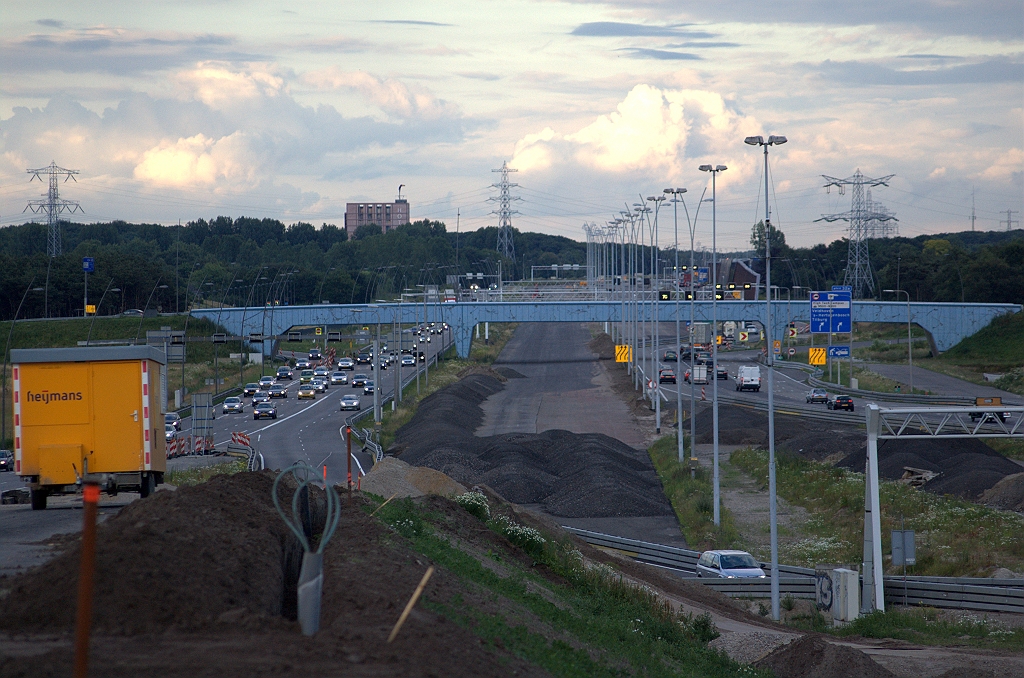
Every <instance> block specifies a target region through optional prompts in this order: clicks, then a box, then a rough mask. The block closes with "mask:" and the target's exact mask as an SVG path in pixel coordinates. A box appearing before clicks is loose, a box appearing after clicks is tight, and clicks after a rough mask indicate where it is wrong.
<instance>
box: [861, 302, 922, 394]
mask: <svg viewBox="0 0 1024 678" xmlns="http://www.w3.org/2000/svg"><path fill="white" fill-rule="evenodd" d="M882 291H883V292H887V293H889V294H896V295H900V294H905V295H907V365H908V366H909V367H910V392H911V393H913V392H914V340H913V338H912V337H911V334H910V292H908V291H906V290H882ZM897 299H899V296H897ZM851 353H852V351H851ZM851 375H852V372H851Z"/></svg>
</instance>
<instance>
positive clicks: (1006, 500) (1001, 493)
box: [980, 473, 1024, 511]
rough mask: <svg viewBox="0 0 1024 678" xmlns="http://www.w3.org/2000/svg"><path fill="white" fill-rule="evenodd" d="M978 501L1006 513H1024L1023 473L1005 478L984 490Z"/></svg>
mask: <svg viewBox="0 0 1024 678" xmlns="http://www.w3.org/2000/svg"><path fill="white" fill-rule="evenodd" d="M980 501H981V503H982V504H987V505H989V506H995V507H996V508H1001V509H1006V510H1007V511H1024V473H1015V474H1013V475H1012V476H1006V477H1005V478H1003V479H1002V480H1000V481H999V482H998V483H996V484H995V485H993V486H992V487H991V488H990V489H988V490H985V492H984V493H983V494H982V495H981V500H980Z"/></svg>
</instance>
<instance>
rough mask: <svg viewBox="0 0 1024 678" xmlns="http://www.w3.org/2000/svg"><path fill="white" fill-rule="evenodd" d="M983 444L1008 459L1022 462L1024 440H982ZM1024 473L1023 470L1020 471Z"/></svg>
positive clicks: (1023, 458) (1023, 457)
mask: <svg viewBox="0 0 1024 678" xmlns="http://www.w3.org/2000/svg"><path fill="white" fill-rule="evenodd" d="M983 440H984V441H985V444H986V445H988V446H989V447H991V448H992V449H993V450H995V451H996V452H998V453H999V454H1001V455H1003V456H1004V457H1009V458H1010V459H1020V460H1024V440H1021V439H1020V438H983ZM1021 472H1022V473H1024V469H1021Z"/></svg>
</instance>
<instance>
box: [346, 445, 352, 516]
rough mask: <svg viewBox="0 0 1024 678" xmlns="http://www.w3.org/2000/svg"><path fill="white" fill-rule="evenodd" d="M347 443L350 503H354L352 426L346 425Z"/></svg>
mask: <svg viewBox="0 0 1024 678" xmlns="http://www.w3.org/2000/svg"><path fill="white" fill-rule="evenodd" d="M345 445H346V446H347V447H348V504H349V506H351V505H352V427H351V426H346V427H345Z"/></svg>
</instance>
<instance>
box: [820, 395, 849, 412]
mask: <svg viewBox="0 0 1024 678" xmlns="http://www.w3.org/2000/svg"><path fill="white" fill-rule="evenodd" d="M825 407H827V408H828V409H830V410H850V411H851V412H853V398H851V397H850V396H848V395H837V396H835V397H833V398H832V399H831V400H828V401H826V402H825Z"/></svg>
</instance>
